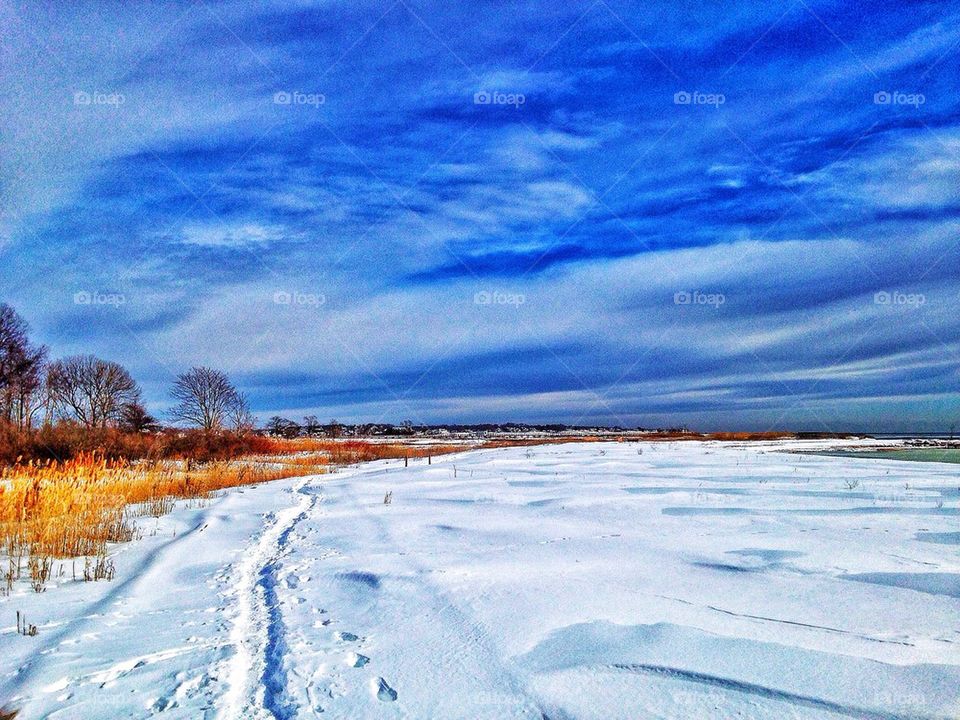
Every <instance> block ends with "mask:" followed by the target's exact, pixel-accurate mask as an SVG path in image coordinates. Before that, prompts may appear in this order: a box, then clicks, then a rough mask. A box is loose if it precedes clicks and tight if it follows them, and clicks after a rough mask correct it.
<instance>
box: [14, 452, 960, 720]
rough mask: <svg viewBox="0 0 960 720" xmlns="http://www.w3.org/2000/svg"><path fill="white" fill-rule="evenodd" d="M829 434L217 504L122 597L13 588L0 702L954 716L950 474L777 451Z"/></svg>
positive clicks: (576, 458)
mask: <svg viewBox="0 0 960 720" xmlns="http://www.w3.org/2000/svg"><path fill="white" fill-rule="evenodd" d="M829 444H833V445H835V444H836V443H829ZM824 445H825V443H817V442H805V443H798V442H780V443H766V444H750V445H742V444H736V443H702V442H677V443H640V444H636V443H623V444H616V443H606V444H589V443H585V444H576V445H554V446H543V447H534V448H529V449H528V448H510V449H499V450H487V451H477V452H469V453H463V454H460V455H452V456H447V457H445V458H441V459H436V458H435V459H434V461H433V464H432V465H429V466H428V465H427V464H426V462H425V461H424V462H420V461H418V462H416V463H412V464H411V466H410V467H409V468H404V467H403V463H402V462H397V461H389V462H379V463H372V464H369V465H364V466H361V467H359V468H351V469H348V470H344V471H342V472H340V473H337V474H334V475H327V476H318V477H314V478H307V479H302V478H301V479H297V480H291V481H280V482H276V483H272V484H268V485H261V486H258V487H252V488H243V489H240V490H235V491H231V492H227V493H226V494H224V495H223V496H222V497H219V498H217V499H216V500H214V501H212V502H210V503H208V504H207V505H206V506H204V507H194V508H190V507H181V508H179V509H177V510H176V511H175V512H174V513H173V514H172V515H170V516H167V517H164V518H162V519H160V520H159V521H154V520H150V521H144V522H143V523H142V527H143V529H144V535H145V536H144V538H143V539H142V540H139V541H136V542H133V543H130V544H127V545H125V546H123V547H121V548H118V549H117V553H116V561H117V579H116V580H115V581H113V582H109V583H108V582H100V583H84V582H82V581H78V582H72V581H71V580H69V578H70V576H71V569H70V567H69V566H67V567H66V569H65V574H66V578H64V579H62V580H61V584H60V586H58V587H51V588H50V589H49V590H48V591H47V592H46V593H43V594H41V595H35V594H33V593H31V592H30V591H29V590H28V589H27V588H18V589H17V591H16V592H15V593H14V595H13V596H12V597H9V598H3V599H0V617H2V627H0V703H2V702H4V701H6V702H9V703H10V705H11V706H13V707H19V708H21V715H20V718H84V719H91V718H140V717H149V716H153V715H158V716H161V717H169V718H200V717H204V718H214V717H217V718H225V719H228V720H229V719H233V718H280V719H287V718H313V717H323V718H351V719H353V718H411V719H416V720H425V719H430V718H438V719H441V720H455V719H459V718H463V719H467V718H469V719H470V720H480V719H483V718H490V719H491V720H492V719H497V720H501V719H504V718H531V719H535V720H542V719H543V718H549V719H550V720H564V719H572V718H578V719H579V718H597V719H598V720H601V719H602V720H614V719H616V718H623V719H629V720H636V719H639V718H678V719H680V718H682V719H684V720H688V719H691V718H710V719H711V720H713V719H716V718H777V719H778V720H779V719H782V718H836V717H844V716H846V717H854V718H878V719H882V720H892V719H894V718H904V719H906V718H911V719H916V718H957V717H958V714H960V516H958V499H960V476H958V467H957V466H956V465H946V464H944V465H938V464H932V463H907V462H897V461H885V460H868V459H857V458H837V457H822V456H811V455H795V454H789V453H786V452H783V451H782V450H783V449H786V448H791V449H792V448H799V447H808V448H809V447H817V446H824ZM388 491H392V492H393V502H392V504H390V505H385V504H384V503H383V499H384V494H385V493H386V492H388ZM17 610H20V611H22V612H24V613H25V615H26V619H27V621H28V622H30V623H35V624H37V625H38V626H39V634H38V635H37V636H36V637H23V636H19V635H17V634H16V628H15V614H16V611H17ZM18 720H19V718H18Z"/></svg>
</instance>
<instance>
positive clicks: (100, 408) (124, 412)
mask: <svg viewBox="0 0 960 720" xmlns="http://www.w3.org/2000/svg"><path fill="white" fill-rule="evenodd" d="M170 396H171V398H172V399H173V401H174V403H175V404H174V406H173V407H172V409H171V410H169V411H168V416H169V419H170V420H171V421H173V422H176V423H181V424H184V425H186V426H188V427H193V428H197V429H199V430H201V431H203V432H204V433H207V434H214V433H219V432H223V431H230V432H234V433H238V434H244V433H248V432H251V431H253V430H254V429H255V427H254V418H253V415H252V414H251V412H250V407H249V404H248V402H247V398H246V397H245V396H244V394H243V393H241V392H240V391H239V390H237V388H236V387H235V386H234V384H233V383H232V382H231V381H230V378H229V377H228V376H227V375H226V373H224V372H222V371H220V370H216V369H213V368H208V367H192V368H190V369H189V370H187V371H186V372H183V373H181V374H180V375H178V376H177V377H176V379H175V380H174V382H173V387H172V389H171V391H170ZM58 422H67V423H73V424H76V425H78V426H80V427H82V428H85V429H87V430H104V429H108V428H116V429H119V430H122V431H126V432H144V431H148V430H153V429H157V428H159V422H158V421H157V420H156V419H155V418H154V417H153V416H151V415H150V413H149V412H147V409H146V408H145V406H144V404H143V400H142V392H141V389H140V386H139V384H138V383H137V382H136V380H134V379H133V376H132V375H131V374H130V373H129V371H128V370H127V369H126V368H124V367H123V366H122V365H120V364H119V363H116V362H112V361H109V360H104V359H102V358H99V357H96V356H94V355H72V356H70V357H65V358H59V359H56V360H51V359H50V358H49V352H48V349H47V347H46V346H44V345H41V344H36V343H34V342H33V341H32V340H31V339H30V330H29V326H28V325H27V323H26V321H25V320H24V319H23V318H22V317H21V316H20V315H19V314H18V313H17V312H16V310H14V309H13V308H12V307H11V306H10V305H7V304H6V303H0V424H4V425H6V426H7V427H8V428H12V429H14V430H16V431H21V432H23V431H25V432H29V431H31V430H32V429H34V428H35V427H37V426H38V425H44V426H50V425H53V424H55V423H58Z"/></svg>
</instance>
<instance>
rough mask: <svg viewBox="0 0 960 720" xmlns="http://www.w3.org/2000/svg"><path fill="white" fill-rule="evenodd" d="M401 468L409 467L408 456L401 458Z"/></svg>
mask: <svg viewBox="0 0 960 720" xmlns="http://www.w3.org/2000/svg"><path fill="white" fill-rule="evenodd" d="M403 466H404V467H410V456H409V455H404V456H403Z"/></svg>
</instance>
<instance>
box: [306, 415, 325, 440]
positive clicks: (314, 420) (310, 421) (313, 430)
mask: <svg viewBox="0 0 960 720" xmlns="http://www.w3.org/2000/svg"><path fill="white" fill-rule="evenodd" d="M321 427H323V426H322V425H321V424H320V418H318V417H317V416H316V415H307V416H306V417H305V418H304V419H303V429H304V430H305V431H306V433H307V435H308V436H310V437H313V436H314V435H317V434H318V433H319V432H320V428H321Z"/></svg>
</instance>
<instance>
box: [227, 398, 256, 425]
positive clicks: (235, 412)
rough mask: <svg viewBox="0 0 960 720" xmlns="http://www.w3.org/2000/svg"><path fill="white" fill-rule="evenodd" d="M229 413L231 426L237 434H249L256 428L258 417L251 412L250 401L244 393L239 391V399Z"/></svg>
mask: <svg viewBox="0 0 960 720" xmlns="http://www.w3.org/2000/svg"><path fill="white" fill-rule="evenodd" d="M229 414H230V418H229V419H230V426H231V428H232V429H233V431H234V432H235V433H237V435H248V434H249V433H252V432H253V431H254V430H255V429H256V427H257V419H256V418H255V417H254V416H253V413H252V412H250V403H249V402H247V396H246V395H244V394H243V393H237V399H236V401H235V402H234V403H233V407H232V408H231V409H230V413H229Z"/></svg>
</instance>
